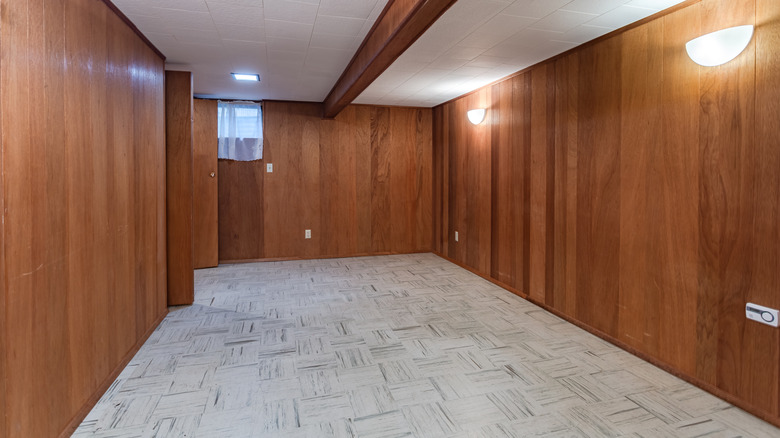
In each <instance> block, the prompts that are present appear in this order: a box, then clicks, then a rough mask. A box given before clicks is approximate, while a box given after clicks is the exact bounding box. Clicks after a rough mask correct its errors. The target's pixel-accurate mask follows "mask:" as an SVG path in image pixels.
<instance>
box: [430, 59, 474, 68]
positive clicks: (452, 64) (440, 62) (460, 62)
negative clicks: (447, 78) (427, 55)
mask: <svg viewBox="0 0 780 438" xmlns="http://www.w3.org/2000/svg"><path fill="white" fill-rule="evenodd" d="M468 62H469V61H468V60H466V59H455V58H449V57H446V56H440V57H439V58H436V59H435V60H434V61H433V62H431V63H430V64H428V67H429V68H440V69H444V70H455V69H457V68H460V67H463V66H464V65H466V63H468Z"/></svg>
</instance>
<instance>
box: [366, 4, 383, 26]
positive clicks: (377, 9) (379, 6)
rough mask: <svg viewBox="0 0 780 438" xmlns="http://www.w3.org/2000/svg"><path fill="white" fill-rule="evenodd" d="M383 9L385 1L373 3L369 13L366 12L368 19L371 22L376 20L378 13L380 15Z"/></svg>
mask: <svg viewBox="0 0 780 438" xmlns="http://www.w3.org/2000/svg"><path fill="white" fill-rule="evenodd" d="M384 9H385V2H376V4H375V5H374V9H372V10H371V13H370V14H368V20H369V21H371V22H374V21H376V19H377V18H379V16H380V15H382V11H383V10H384Z"/></svg>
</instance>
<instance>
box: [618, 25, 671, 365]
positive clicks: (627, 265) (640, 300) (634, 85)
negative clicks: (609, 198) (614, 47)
mask: <svg viewBox="0 0 780 438" xmlns="http://www.w3.org/2000/svg"><path fill="white" fill-rule="evenodd" d="M662 37H663V22H662V21H653V22H651V23H648V25H646V26H642V27H639V28H637V29H633V30H631V31H628V32H626V33H624V34H623V35H622V38H623V44H622V47H621V49H622V52H621V57H622V63H621V84H622V101H621V105H622V111H621V113H622V117H621V137H622V138H624V139H631V140H630V141H624V142H622V144H621V149H620V206H621V208H620V285H619V286H620V297H619V308H620V312H619V315H618V336H619V338H620V339H621V340H622V341H623V342H625V343H626V344H628V345H631V346H632V347H639V346H641V345H644V344H645V343H647V344H648V346H649V347H650V348H652V349H653V350H654V352H657V348H658V340H657V339H658V338H657V334H658V332H657V320H658V308H657V305H656V304H655V301H656V300H655V299H654V298H653V296H652V294H651V293H650V289H649V287H650V284H649V281H648V272H647V267H648V257H647V254H648V249H649V242H648V228H649V226H650V221H651V220H652V219H651V218H650V217H649V215H648V200H647V198H648V196H652V189H651V187H649V186H648V172H649V166H648V165H647V163H648V159H649V153H650V151H652V150H654V149H656V148H657V147H658V145H657V144H656V143H657V141H656V139H657V137H655V136H653V137H651V136H647V135H645V134H646V133H647V132H659V131H660V129H661V126H660V123H659V120H660V119H659V111H660V99H659V96H658V94H657V93H656V92H655V91H656V90H658V89H659V88H660V87H661V80H662V78H663V75H662V71H661V66H662V62H661V56H662V53H661V51H662V48H663V46H662V43H661V41H659V40H660V38H662ZM646 304H649V305H646Z"/></svg>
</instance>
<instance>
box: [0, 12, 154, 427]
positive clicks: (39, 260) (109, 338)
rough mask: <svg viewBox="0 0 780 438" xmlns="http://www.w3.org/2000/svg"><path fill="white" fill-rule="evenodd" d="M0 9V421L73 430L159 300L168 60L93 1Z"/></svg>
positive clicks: (149, 322) (149, 324)
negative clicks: (0, 215)
mask: <svg viewBox="0 0 780 438" xmlns="http://www.w3.org/2000/svg"><path fill="white" fill-rule="evenodd" d="M0 9H2V11H3V14H2V17H1V18H0V20H1V21H0V34H1V35H0V59H1V60H2V63H1V64H0V91H1V92H0V96H1V97H0V113H2V115H3V117H2V123H1V124H0V131H1V135H0V138H2V154H0V155H1V156H2V160H3V161H2V163H1V164H0V165H2V172H3V175H4V177H3V187H2V192H3V193H2V196H0V199H1V200H2V202H3V207H4V208H3V210H2V211H3V221H2V223H3V229H2V239H1V241H2V255H5V254H12V255H13V256H12V257H5V258H4V259H3V261H2V264H0V266H2V269H1V271H2V277H3V290H2V298H0V314H2V315H3V318H2V323H0V326H2V327H0V349H1V350H2V352H3V354H2V356H0V381H2V385H3V388H2V391H0V392H2V393H3V395H2V396H0V406H2V410H3V414H2V417H3V418H2V420H0V435H2V436H8V437H16V436H20V437H27V436H58V435H60V434H63V435H67V434H68V433H69V432H70V431H71V430H72V427H74V426H73V425H74V423H75V424H78V422H80V420H81V419H82V418H83V416H84V415H86V413H87V412H88V410H89V408H90V404H91V403H94V402H95V401H96V400H97V397H98V396H99V395H100V394H101V393H102V391H104V390H105V389H106V387H107V385H108V384H109V383H110V381H108V380H107V379H110V378H112V377H111V376H112V375H114V374H115V373H116V372H117V370H119V369H121V368H122V367H123V366H124V365H125V363H126V360H129V356H130V355H132V353H133V352H134V351H135V350H136V349H137V348H138V347H139V346H140V343H141V342H143V336H144V334H145V333H148V332H149V331H150V330H151V329H153V328H154V325H155V324H156V322H158V321H159V319H160V317H161V316H162V315H164V314H165V312H166V307H165V281H166V271H165V269H166V267H165V264H164V261H165V227H164V226H165V224H164V220H165V210H164V208H165V204H164V203H165V192H164V187H165V180H164V178H165V168H164V167H163V166H164V165H165V149H164V140H165V137H164V103H163V61H162V59H160V58H159V57H158V56H157V54H155V53H154V51H152V50H151V49H150V48H149V47H148V46H146V44H145V43H144V42H143V41H142V40H140V39H139V38H138V37H137V35H135V33H134V32H133V30H132V29H130V28H129V27H127V26H126V25H125V24H124V23H123V22H122V20H121V19H120V18H119V17H117V16H116V15H115V14H114V13H113V12H112V11H111V10H110V9H109V8H107V7H106V5H105V4H103V3H101V2H94V1H91V0H74V1H71V2H55V1H47V0H29V1H5V0H4V1H2V2H1V3H0ZM2 255H0V257H3V256H2ZM41 412H45V413H46V415H41Z"/></svg>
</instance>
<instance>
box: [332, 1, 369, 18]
mask: <svg viewBox="0 0 780 438" xmlns="http://www.w3.org/2000/svg"><path fill="white" fill-rule="evenodd" d="M374 6H376V1H374V0H321V1H320V8H319V11H318V13H319V14H321V15H330V16H334V17H352V18H362V19H367V18H369V16H370V15H371V12H372V11H373V10H374Z"/></svg>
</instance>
